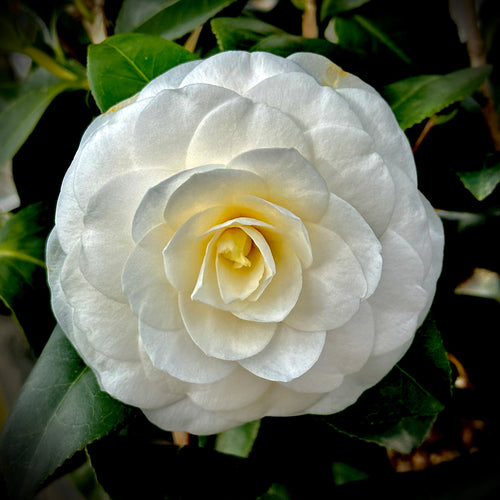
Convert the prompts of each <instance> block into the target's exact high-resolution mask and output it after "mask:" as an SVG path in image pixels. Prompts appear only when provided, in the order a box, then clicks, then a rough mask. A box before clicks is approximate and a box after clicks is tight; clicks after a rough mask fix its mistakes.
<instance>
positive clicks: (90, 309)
mask: <svg viewBox="0 0 500 500" xmlns="http://www.w3.org/2000/svg"><path fill="white" fill-rule="evenodd" d="M78 257H79V248H78V247H75V248H74V249H73V251H72V252H71V253H70V254H69V255H68V256H67V258H66V260H65V261H64V265H63V267H62V270H61V275H60V281H61V287H62V289H63V291H64V293H65V295H66V297H67V301H68V303H69V304H70V305H71V306H72V307H73V317H72V323H73V326H76V327H77V328H78V329H79V330H80V331H81V332H83V333H82V334H84V335H85V337H86V338H87V339H88V341H89V342H90V343H91V344H92V345H93V347H94V349H96V350H97V351H99V352H101V353H103V354H104V355H106V356H110V357H112V358H114V359H120V360H137V359H138V346H137V342H138V338H139V332H138V329H137V318H135V316H134V315H133V314H132V311H131V310H130V308H129V307H128V304H123V303H121V302H117V301H115V300H112V299H110V298H108V297H106V296H105V295H103V294H102V293H100V292H99V291H97V290H96V289H95V288H94V287H92V286H91V285H90V284H89V282H88V281H87V280H86V279H85V278H84V277H83V275H82V273H81V272H80V268H79V267H78Z"/></svg>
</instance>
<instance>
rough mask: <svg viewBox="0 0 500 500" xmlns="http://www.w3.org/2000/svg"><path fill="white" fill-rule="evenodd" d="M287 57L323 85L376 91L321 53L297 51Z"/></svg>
mask: <svg viewBox="0 0 500 500" xmlns="http://www.w3.org/2000/svg"><path fill="white" fill-rule="evenodd" d="M287 59H288V60H289V61H293V62H294V63H295V64H298V65H299V66H300V67H301V68H303V69H304V70H305V71H307V73H309V74H310V75H312V76H314V78H316V80H317V81H318V83H320V84H321V85H328V86H329V87H332V88H334V89H340V88H359V89H363V90H367V91H370V92H373V93H376V92H375V90H374V89H373V88H372V87H370V86H369V85H367V84H366V83H365V82H363V81H362V80H361V79H360V78H358V77H357V76H355V75H352V74H351V73H347V72H346V71H344V70H343V69H342V68H340V67H339V66H337V65H336V64H335V63H333V62H332V61H330V60H329V59H327V58H326V57H324V56H321V55H319V54H311V53H308V52H307V53H306V52H296V53H295V54H292V55H290V56H288V57H287Z"/></svg>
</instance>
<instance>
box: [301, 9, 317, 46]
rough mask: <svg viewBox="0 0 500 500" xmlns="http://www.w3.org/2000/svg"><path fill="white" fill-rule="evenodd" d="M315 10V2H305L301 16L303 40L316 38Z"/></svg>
mask: <svg viewBox="0 0 500 500" xmlns="http://www.w3.org/2000/svg"><path fill="white" fill-rule="evenodd" d="M316 10H317V6H316V0H305V6H304V13H303V14H302V36H303V37H304V38H318V34H319V30H318V21H317V19H316Z"/></svg>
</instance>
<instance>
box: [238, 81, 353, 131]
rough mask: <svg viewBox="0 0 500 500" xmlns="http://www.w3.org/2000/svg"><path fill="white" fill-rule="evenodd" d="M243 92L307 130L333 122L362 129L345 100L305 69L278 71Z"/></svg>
mask: <svg viewBox="0 0 500 500" xmlns="http://www.w3.org/2000/svg"><path fill="white" fill-rule="evenodd" d="M245 95H246V96H247V97H249V98H250V99H252V100H253V101H256V102H262V103H265V104H268V105H269V106H273V107H275V108H277V109H279V110H281V111H283V112H284V113H287V114H288V115H290V116H292V117H293V118H294V119H295V120H297V121H298V122H299V123H300V124H301V125H302V126H303V128H304V129H306V130H308V129H313V128H316V127H324V126H335V125H337V126H343V127H354V128H359V129H362V125H361V122H360V121H359V119H358V118H357V116H356V115H355V114H354V113H353V112H352V110H351V108H350V106H349V105H348V104H347V102H346V101H345V100H344V99H343V98H342V97H341V96H340V95H339V94H338V93H337V92H335V91H334V90H332V89H331V88H329V87H322V86H321V85H318V82H317V81H316V80H315V79H314V78H313V77H312V76H310V75H308V74H306V73H281V74H279V75H276V76H273V77H272V78H268V79H267V80H264V81H262V82H260V83H259V84H258V85H257V86H255V87H253V88H251V89H250V90H249V91H248V92H247V93H246V94H245ZM313 109H314V112H311V110H313Z"/></svg>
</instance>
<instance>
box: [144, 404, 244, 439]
mask: <svg viewBox="0 0 500 500" xmlns="http://www.w3.org/2000/svg"><path fill="white" fill-rule="evenodd" d="M144 414H145V415H146V417H147V418H148V419H149V420H150V421H151V422H153V424H156V425H157V426H159V427H161V428H162V429H171V430H176V431H185V432H190V433H191V434H197V435H200V436H203V435H209V434H216V433H218V432H222V431H225V430H227V429H230V428H231V427H237V426H238V425H241V424H243V423H244V422H245V421H246V420H245V419H244V418H243V419H241V418H236V417H234V416H232V415H230V414H228V413H227V412H213V411H209V410H204V409H203V408H200V407H199V406H198V405H197V404H195V403H193V401H191V400H190V399H189V398H188V397H185V398H183V399H181V400H179V401H177V402H175V403H174V404H169V405H167V406H164V407H163V408H158V409H154V410H146V411H144Z"/></svg>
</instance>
